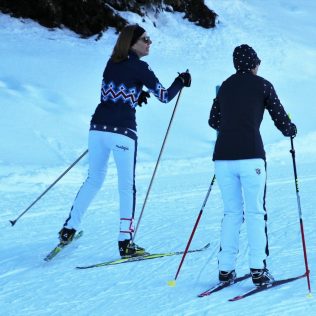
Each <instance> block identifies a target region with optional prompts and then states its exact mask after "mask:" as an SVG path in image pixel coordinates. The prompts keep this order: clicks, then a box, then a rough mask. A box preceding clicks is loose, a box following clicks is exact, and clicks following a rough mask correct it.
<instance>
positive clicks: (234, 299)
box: [228, 295, 243, 302]
mask: <svg viewBox="0 0 316 316" xmlns="http://www.w3.org/2000/svg"><path fill="white" fill-rule="evenodd" d="M242 298H243V296H241V295H239V296H235V297H233V298H230V299H229V300H228V301H229V302H235V301H239V300H241V299H242Z"/></svg>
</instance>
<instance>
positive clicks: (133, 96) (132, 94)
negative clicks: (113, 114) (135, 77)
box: [101, 81, 140, 108]
mask: <svg viewBox="0 0 316 316" xmlns="http://www.w3.org/2000/svg"><path fill="white" fill-rule="evenodd" d="M139 94H140V93H138V94H137V89H136V88H135V87H134V88H131V89H128V88H127V87H126V86H125V85H124V84H123V83H122V84H120V85H119V86H118V88H117V89H116V87H115V84H114V83H113V82H110V83H109V84H106V83H105V82H104V81H102V89H101V101H102V102H105V101H107V100H108V99H111V100H112V101H113V102H115V103H116V102H117V101H118V100H120V99H121V100H123V102H127V103H129V104H130V106H131V107H132V108H135V107H136V106H137V100H138V97H139Z"/></svg>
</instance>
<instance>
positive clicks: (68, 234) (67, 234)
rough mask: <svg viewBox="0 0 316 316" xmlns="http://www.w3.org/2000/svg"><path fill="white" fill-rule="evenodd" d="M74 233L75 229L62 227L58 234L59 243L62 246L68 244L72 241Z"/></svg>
mask: <svg viewBox="0 0 316 316" xmlns="http://www.w3.org/2000/svg"><path fill="white" fill-rule="evenodd" d="M75 233H76V230H75V229H73V228H66V227H63V228H62V229H61V230H60V232H59V241H60V243H61V244H64V245H67V244H69V243H70V242H71V241H72V240H73V238H74V236H75Z"/></svg>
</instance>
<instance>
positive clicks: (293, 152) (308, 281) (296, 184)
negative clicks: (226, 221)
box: [290, 137, 312, 297]
mask: <svg viewBox="0 0 316 316" xmlns="http://www.w3.org/2000/svg"><path fill="white" fill-rule="evenodd" d="M293 139H294V137H291V150H290V153H291V155H292V160H293V171H294V180H295V191H296V199H297V206H298V215H299V219H300V228H301V236H302V245H303V253H304V261H305V268H306V279H307V286H308V291H309V293H308V296H309V297H311V296H312V292H311V283H310V278H309V268H308V261H307V251H306V243H305V234H304V225H303V217H302V209H301V199H300V194H299V189H298V177H297V170H296V161H295V149H294V141H293Z"/></svg>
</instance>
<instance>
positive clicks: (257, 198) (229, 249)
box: [215, 159, 268, 271]
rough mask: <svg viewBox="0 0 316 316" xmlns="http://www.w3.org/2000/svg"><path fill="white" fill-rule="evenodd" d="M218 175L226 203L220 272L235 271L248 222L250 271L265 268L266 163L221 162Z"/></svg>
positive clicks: (251, 161)
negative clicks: (244, 227)
mask: <svg viewBox="0 0 316 316" xmlns="http://www.w3.org/2000/svg"><path fill="white" fill-rule="evenodd" d="M215 174H216V179H217V182H218V185H219V188H220V191H221V194H222V199H223V204H224V216H223V220H222V228H221V243H220V252H219V254H218V264H219V270H220V271H231V270H234V269H235V266H236V260H237V254H238V249H239V231H240V227H241V224H242V222H243V221H244V220H245V223H246V229H247V237H248V248H249V253H248V254H249V256H248V262H249V268H256V269H262V268H264V267H265V260H266V257H267V255H268V249H267V246H268V239H267V228H266V210H265V200H264V199H265V185H266V169H265V162H264V160H263V159H242V160H217V161H215Z"/></svg>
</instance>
